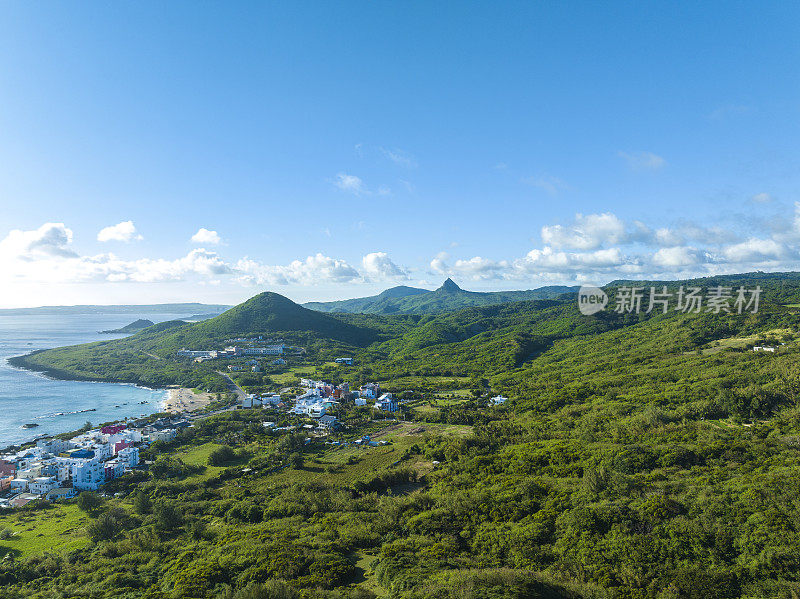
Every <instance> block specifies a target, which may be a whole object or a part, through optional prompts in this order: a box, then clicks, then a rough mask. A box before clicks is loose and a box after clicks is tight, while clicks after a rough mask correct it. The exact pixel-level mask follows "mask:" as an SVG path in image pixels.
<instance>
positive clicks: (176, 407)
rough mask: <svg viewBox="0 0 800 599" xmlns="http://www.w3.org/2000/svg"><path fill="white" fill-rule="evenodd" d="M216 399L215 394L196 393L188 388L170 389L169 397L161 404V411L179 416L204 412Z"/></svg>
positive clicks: (168, 390) (168, 389) (168, 391)
mask: <svg viewBox="0 0 800 599" xmlns="http://www.w3.org/2000/svg"><path fill="white" fill-rule="evenodd" d="M215 397H216V396H215V394H214V393H195V392H194V390H193V389H189V388H187V387H168V388H167V397H166V398H165V399H164V400H163V401H162V402H161V411H162V412H170V413H172V414H178V413H181V412H194V411H196V410H202V409H203V408H205V407H206V406H208V405H209V404H210V403H211V402H212V401H213V400H214V398H215Z"/></svg>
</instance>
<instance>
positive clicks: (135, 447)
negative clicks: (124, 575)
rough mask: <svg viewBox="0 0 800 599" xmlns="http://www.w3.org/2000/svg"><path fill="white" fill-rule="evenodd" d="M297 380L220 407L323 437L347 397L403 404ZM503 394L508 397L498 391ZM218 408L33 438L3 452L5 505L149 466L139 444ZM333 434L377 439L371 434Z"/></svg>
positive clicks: (376, 392)
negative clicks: (291, 386) (295, 390)
mask: <svg viewBox="0 0 800 599" xmlns="http://www.w3.org/2000/svg"><path fill="white" fill-rule="evenodd" d="M300 387H301V388H302V390H303V392H302V393H300V394H296V395H295V397H294V398H293V399H289V398H286V397H285V395H284V397H283V398H282V396H281V395H280V394H277V393H264V394H242V397H241V398H240V399H238V400H237V401H236V403H235V404H234V405H231V406H228V407H226V408H223V409H222V410H219V411H230V410H242V409H264V410H272V411H273V412H274V413H275V414H276V419H277V417H278V416H282V420H284V421H288V422H290V423H289V424H286V425H284V426H278V425H277V423H276V422H274V421H269V420H267V421H264V422H263V426H264V428H265V429H266V430H268V431H270V432H271V433H274V434H280V433H282V432H287V431H294V430H303V431H304V432H306V433H307V434H308V435H310V436H316V437H325V436H328V435H330V434H332V433H335V432H340V431H342V430H343V429H344V426H343V425H342V423H341V422H340V420H339V418H338V417H337V416H336V415H335V414H336V413H340V412H341V411H342V410H341V409H340V406H342V405H343V404H348V405H350V406H353V407H357V408H358V407H371V408H372V409H374V410H375V411H376V412H379V413H380V412H382V413H385V414H386V415H387V416H388V415H393V414H394V413H396V412H399V411H400V409H401V404H402V403H403V402H402V401H400V400H398V399H396V397H395V396H394V395H393V394H392V393H382V392H381V388H380V385H379V384H378V383H365V384H364V385H362V386H360V387H359V388H358V389H351V388H350V386H349V384H348V383H342V384H340V385H334V384H331V383H328V382H325V381H321V380H314V379H309V378H301V379H300ZM500 399H502V400H504V399H505V398H495V400H500ZM495 403H500V401H495ZM219 411H217V412H212V413H210V414H204V415H198V414H193V413H190V412H184V413H182V414H174V415H168V416H162V417H157V418H155V419H153V418H142V419H136V420H130V421H127V420H126V421H124V422H117V423H113V424H108V425H104V426H102V427H99V428H96V429H91V430H84V431H81V432H80V433H78V434H76V435H75V436H73V437H72V438H70V439H62V438H57V437H50V438H43V439H39V440H37V441H36V442H35V444H34V445H31V446H29V447H24V448H22V449H19V450H18V451H14V452H7V453H6V454H3V455H0V508H19V507H24V506H25V505H27V504H28V503H30V502H32V501H37V500H45V501H50V502H56V501H63V500H68V499H72V498H74V497H76V496H77V495H78V494H80V493H81V492H82V491H101V489H102V487H103V485H105V484H106V483H108V482H110V481H112V480H115V479H117V478H119V477H120V476H122V475H123V474H125V473H127V472H132V471H134V470H143V469H146V468H147V467H148V463H147V462H145V461H141V460H140V450H144V449H146V448H148V447H151V446H152V445H153V444H154V443H156V442H158V441H161V442H165V443H169V442H170V441H172V440H173V439H174V438H175V437H176V435H177V434H178V432H179V431H180V430H181V429H183V428H187V427H192V426H194V424H193V422H194V421H195V420H196V419H197V418H204V417H208V416H210V415H213V414H214V413H219ZM331 442H332V443H334V444H337V445H338V444H341V443H344V444H349V443H352V444H354V445H356V446H358V445H363V446H365V447H370V446H377V443H375V442H372V441H370V438H369V436H359V437H358V438H355V439H352V440H349V441H331Z"/></svg>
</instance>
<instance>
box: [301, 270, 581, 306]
mask: <svg viewBox="0 0 800 599" xmlns="http://www.w3.org/2000/svg"><path fill="white" fill-rule="evenodd" d="M577 291H578V288H577V287H569V286H563V285H552V286H548V287H540V288H538V289H532V290H528V291H486V292H482V291H466V290H464V289H461V288H460V287H459V286H458V285H457V284H456V283H455V282H454V281H453V280H452V279H449V278H448V279H447V280H446V281H445V282H444V283H443V284H442V286H441V287H439V289H436V290H435V291H427V290H425V289H418V288H416V287H404V286H401V287H392V288H391V289H387V290H386V291H384V292H383V293H380V294H378V295H374V296H370V297H361V298H356V299H349V300H340V301H335V302H309V303H307V304H304V306H305V307H306V308H310V309H312V310H318V311H320V312H349V313H355V312H361V313H365V314H438V313H441V312H448V311H451V310H460V309H462V308H468V307H472V306H490V305H494V304H503V303H507V302H519V301H525V300H541V299H555V298H557V297H559V296H561V295H562V294H564V293H575V292H577Z"/></svg>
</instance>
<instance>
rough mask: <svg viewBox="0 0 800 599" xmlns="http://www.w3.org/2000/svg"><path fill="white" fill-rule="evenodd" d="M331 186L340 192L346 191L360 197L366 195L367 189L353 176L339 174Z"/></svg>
mask: <svg viewBox="0 0 800 599" xmlns="http://www.w3.org/2000/svg"><path fill="white" fill-rule="evenodd" d="M333 184H334V185H335V186H336V187H338V188H339V189H341V190H342V191H347V192H349V193H354V194H356V195H362V194H366V193H368V191H367V187H366V185H364V182H363V181H362V180H361V179H360V178H359V177H356V176H355V175H348V174H346V173H339V174H338V175H336V179H335V180H334V182H333Z"/></svg>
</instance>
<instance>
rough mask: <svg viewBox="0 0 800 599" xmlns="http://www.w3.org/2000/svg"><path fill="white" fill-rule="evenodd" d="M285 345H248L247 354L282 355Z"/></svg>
mask: <svg viewBox="0 0 800 599" xmlns="http://www.w3.org/2000/svg"><path fill="white" fill-rule="evenodd" d="M285 347H286V346H285V345H267V346H266V347H248V348H247V349H245V350H244V355H245V356H282V355H283V352H284V349H285Z"/></svg>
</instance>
